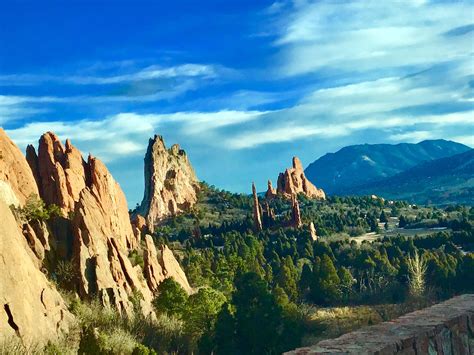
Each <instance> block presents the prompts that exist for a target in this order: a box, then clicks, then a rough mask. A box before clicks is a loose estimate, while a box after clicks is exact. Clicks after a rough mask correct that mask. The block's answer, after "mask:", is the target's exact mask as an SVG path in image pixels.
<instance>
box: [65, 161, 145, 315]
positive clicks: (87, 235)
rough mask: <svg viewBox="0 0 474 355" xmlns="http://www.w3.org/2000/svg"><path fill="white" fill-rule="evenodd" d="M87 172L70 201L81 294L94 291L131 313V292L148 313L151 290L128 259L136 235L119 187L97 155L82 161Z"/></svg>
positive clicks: (83, 295) (75, 258)
mask: <svg viewBox="0 0 474 355" xmlns="http://www.w3.org/2000/svg"><path fill="white" fill-rule="evenodd" d="M87 170H88V174H89V176H90V179H89V183H88V185H87V186H86V187H85V188H84V189H83V190H82V191H81V193H80V195H79V199H78V202H77V203H76V205H75V210H74V219H73V223H72V224H73V231H74V246H73V254H74V256H73V260H75V262H76V265H77V268H78V271H79V274H80V278H79V291H80V294H81V296H82V297H89V296H92V295H93V294H98V295H99V296H100V298H101V299H102V302H103V304H105V305H108V304H110V305H113V306H115V307H116V308H117V309H118V310H119V311H121V312H125V313H127V314H131V313H132V311H133V304H132V303H131V301H130V297H131V296H132V295H133V293H134V292H140V293H141V294H142V296H143V301H142V309H143V311H144V313H145V314H148V313H150V312H151V299H152V296H151V292H150V290H149V289H148V287H147V286H146V283H145V280H144V279H143V278H140V276H141V275H140V274H141V272H139V271H137V270H136V269H135V268H134V267H133V266H132V264H131V262H130V261H129V259H128V253H129V251H130V250H132V249H134V248H136V247H137V239H136V237H135V235H134V233H133V230H132V226H131V224H130V220H129V216H128V209H127V202H126V199H125V195H124V194H123V192H122V190H121V189H120V186H119V185H118V183H117V182H115V180H114V179H113V177H112V175H110V173H109V172H108V170H107V168H106V167H105V165H103V164H102V163H101V162H100V161H99V160H97V159H96V158H93V157H90V156H89V159H88V162H87Z"/></svg>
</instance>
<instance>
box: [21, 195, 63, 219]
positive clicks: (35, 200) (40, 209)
mask: <svg viewBox="0 0 474 355" xmlns="http://www.w3.org/2000/svg"><path fill="white" fill-rule="evenodd" d="M12 210H13V213H14V214H15V216H16V217H17V219H18V220H20V221H23V222H24V223H26V222H30V221H39V222H45V221H47V220H49V219H51V218H54V217H57V216H61V210H60V208H59V207H58V206H56V205H54V204H52V205H49V206H47V207H46V204H45V203H44V201H43V200H42V199H41V198H39V197H38V196H36V195H30V196H29V197H28V199H27V200H26V203H25V206H24V207H18V208H16V207H13V208H12Z"/></svg>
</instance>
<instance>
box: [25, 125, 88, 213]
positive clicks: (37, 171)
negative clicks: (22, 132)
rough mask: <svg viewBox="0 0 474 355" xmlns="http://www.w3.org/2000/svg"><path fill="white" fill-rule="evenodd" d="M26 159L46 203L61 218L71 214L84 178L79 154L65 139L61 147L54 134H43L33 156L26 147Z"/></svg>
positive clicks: (84, 183)
mask: <svg viewBox="0 0 474 355" xmlns="http://www.w3.org/2000/svg"><path fill="white" fill-rule="evenodd" d="M27 160H28V163H29V165H30V167H31V170H32V171H33V174H34V176H35V178H36V180H37V182H38V186H39V191H40V195H41V198H42V199H43V200H44V201H45V202H46V204H48V205H50V204H55V205H57V206H59V208H60V209H61V211H62V212H63V214H64V215H65V216H67V215H68V213H69V212H71V211H74V205H75V203H76V202H77V201H78V200H79V194H80V192H81V191H82V190H83V189H84V187H86V181H87V175H88V174H87V166H86V163H85V162H84V160H83V158H82V155H81V152H80V151H79V150H78V149H77V148H75V147H74V146H73V145H72V144H71V142H70V141H69V140H66V145H65V146H63V144H62V143H61V141H60V140H59V138H58V137H57V136H56V135H55V134H54V133H52V132H47V133H45V134H43V135H42V136H41V138H40V140H39V145H38V155H37V156H36V152H35V149H34V147H33V146H28V148H27Z"/></svg>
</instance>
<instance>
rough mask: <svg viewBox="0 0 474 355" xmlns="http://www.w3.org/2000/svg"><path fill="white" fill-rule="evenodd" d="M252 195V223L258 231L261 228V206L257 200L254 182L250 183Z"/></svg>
mask: <svg viewBox="0 0 474 355" xmlns="http://www.w3.org/2000/svg"><path fill="white" fill-rule="evenodd" d="M252 196H253V224H254V227H255V230H256V231H257V232H260V231H261V230H262V229H263V226H262V206H260V203H259V202H258V196H257V189H256V188H255V184H254V183H252Z"/></svg>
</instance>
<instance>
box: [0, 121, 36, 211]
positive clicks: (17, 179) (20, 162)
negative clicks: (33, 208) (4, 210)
mask: <svg viewBox="0 0 474 355" xmlns="http://www.w3.org/2000/svg"><path fill="white" fill-rule="evenodd" d="M31 195H37V196H38V195H39V192H38V187H37V186H36V182H35V178H34V176H33V173H32V172H31V169H30V167H29V166H28V163H27V162H26V160H25V157H24V156H23V154H22V153H21V151H20V149H18V147H17V146H16V145H15V143H13V142H12V140H11V139H10V138H9V137H8V136H7V134H6V133H5V131H4V130H3V129H2V128H0V199H1V200H2V201H4V202H5V203H6V204H8V205H16V206H19V205H22V206H23V205H24V204H25V203H26V200H27V199H28V197H30V196H31Z"/></svg>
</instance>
